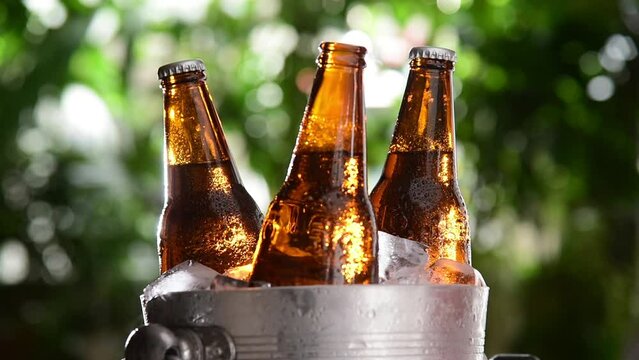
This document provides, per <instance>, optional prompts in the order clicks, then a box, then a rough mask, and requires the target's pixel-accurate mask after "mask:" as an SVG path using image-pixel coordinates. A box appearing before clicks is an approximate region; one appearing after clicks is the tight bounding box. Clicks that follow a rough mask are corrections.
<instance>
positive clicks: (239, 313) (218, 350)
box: [126, 285, 488, 360]
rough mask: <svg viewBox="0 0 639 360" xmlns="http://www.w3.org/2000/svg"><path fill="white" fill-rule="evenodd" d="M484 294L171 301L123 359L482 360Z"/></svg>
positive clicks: (418, 289)
mask: <svg viewBox="0 0 639 360" xmlns="http://www.w3.org/2000/svg"><path fill="white" fill-rule="evenodd" d="M487 304H488V288H486V287H475V286H469V285H351V286H300V287H276V288H244V289H236V290H226V291H192V292H181V293H172V294H168V295H165V296H162V297H159V298H155V299H153V300H151V301H150V302H149V303H148V304H147V305H146V307H145V308H144V309H143V313H144V320H145V324H146V326H144V327H142V328H138V329H136V330H135V331H134V332H133V333H132V334H131V335H130V337H129V340H128V341H127V347H126V359H127V360H134V359H144V360H155V359H158V360H164V359H181V360H192V359H193V360H195V359H198V360H199V359H202V360H204V359H206V360H231V359H237V360H244V359H246V360H248V359H364V358H365V359H414V360H417V359H419V360H483V359H486V357H485V355H484V329H485V324H486V310H487Z"/></svg>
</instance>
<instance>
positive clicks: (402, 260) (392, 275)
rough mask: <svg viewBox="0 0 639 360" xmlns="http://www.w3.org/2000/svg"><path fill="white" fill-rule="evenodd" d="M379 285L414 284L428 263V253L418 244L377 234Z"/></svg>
mask: <svg viewBox="0 0 639 360" xmlns="http://www.w3.org/2000/svg"><path fill="white" fill-rule="evenodd" d="M377 238H378V241H377V243H378V248H379V249H378V253H377V261H378V270H379V271H378V273H379V283H380V284H416V283H418V281H419V275H420V273H421V272H423V269H424V268H425V267H426V263H427V261H428V252H427V251H426V249H425V248H424V246H423V245H421V244H420V243H418V242H416V241H413V240H409V239H404V238H401V237H399V236H395V235H391V234H388V233H385V232H383V231H378V232H377Z"/></svg>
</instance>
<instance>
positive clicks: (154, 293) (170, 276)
mask: <svg viewBox="0 0 639 360" xmlns="http://www.w3.org/2000/svg"><path fill="white" fill-rule="evenodd" d="M217 276H220V274H219V273H218V272H217V271H215V270H213V269H211V268H209V267H207V266H204V265H202V264H200V263H199V262H196V261H193V260H187V261H185V262H183V263H180V264H178V265H176V266H175V267H173V268H172V269H170V270H169V271H167V272H165V273H164V274H162V275H161V276H160V277H159V278H157V279H156V280H155V281H153V282H152V283H150V284H149V285H147V286H146V287H145V288H144V291H143V294H142V303H143V304H146V303H147V302H149V301H150V300H151V299H154V298H156V297H158V296H161V295H165V294H168V293H171V292H179V291H190V290H210V289H211V288H212V284H213V280H214V279H215V278H216V277H217Z"/></svg>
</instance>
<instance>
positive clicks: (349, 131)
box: [289, 43, 367, 195]
mask: <svg viewBox="0 0 639 360" xmlns="http://www.w3.org/2000/svg"><path fill="white" fill-rule="evenodd" d="M320 49H322V52H321V53H320V55H319V57H318V59H317V64H318V69H317V72H316V74H315V80H314V82H313V88H312V90H311V95H310V97H309V100H308V104H307V106H306V110H305V112H304V117H303V119H302V124H301V125H300V132H299V135H298V137H297V143H296V145H295V150H294V152H293V159H292V160H291V166H290V168H289V180H291V179H292V177H297V179H301V180H303V181H309V180H308V179H313V181H316V184H317V185H318V186H320V187H323V186H326V187H329V188H342V190H343V191H344V192H347V193H350V194H353V195H355V194H363V193H367V190H366V189H367V185H366V160H365V159H366V155H365V145H366V144H365V141H366V140H365V128H364V126H365V124H364V95H363V89H362V71H363V69H364V53H365V49H364V48H361V47H356V46H351V45H345V44H338V43H322V45H320ZM293 174H295V176H292V175H293ZM305 179H306V180H305ZM291 181H297V180H296V179H292V180H291Z"/></svg>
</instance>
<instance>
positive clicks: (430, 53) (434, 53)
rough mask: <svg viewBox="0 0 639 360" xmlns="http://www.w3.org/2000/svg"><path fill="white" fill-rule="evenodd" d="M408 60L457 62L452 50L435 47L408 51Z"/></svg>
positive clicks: (421, 47) (419, 47)
mask: <svg viewBox="0 0 639 360" xmlns="http://www.w3.org/2000/svg"><path fill="white" fill-rule="evenodd" d="M408 58H409V59H410V60H413V59H416V58H422V59H433V60H447V61H452V62H455V61H457V54H455V52H454V51H453V50H450V49H445V48H440V47H435V46H418V47H414V48H412V49H411V50H410V54H409V55H408Z"/></svg>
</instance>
